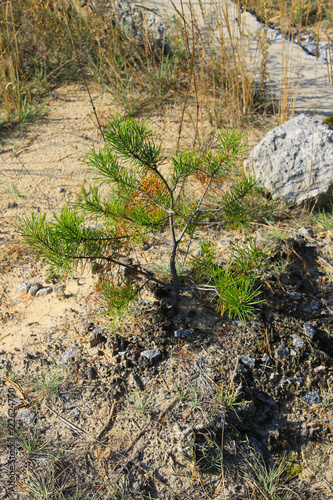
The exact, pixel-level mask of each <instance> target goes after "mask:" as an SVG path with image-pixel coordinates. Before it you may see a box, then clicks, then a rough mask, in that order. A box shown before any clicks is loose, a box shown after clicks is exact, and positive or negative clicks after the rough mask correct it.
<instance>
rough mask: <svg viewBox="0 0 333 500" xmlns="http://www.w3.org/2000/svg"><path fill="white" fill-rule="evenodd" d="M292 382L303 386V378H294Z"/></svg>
mask: <svg viewBox="0 0 333 500" xmlns="http://www.w3.org/2000/svg"><path fill="white" fill-rule="evenodd" d="M293 382H294V384H297V385H298V386H301V385H303V384H304V377H294V378H293Z"/></svg>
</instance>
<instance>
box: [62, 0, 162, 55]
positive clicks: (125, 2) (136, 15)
mask: <svg viewBox="0 0 333 500" xmlns="http://www.w3.org/2000/svg"><path fill="white" fill-rule="evenodd" d="M56 1H57V2H58V4H59V5H62V6H65V7H66V8H67V9H68V8H70V7H71V8H74V10H75V11H76V12H77V13H78V14H79V15H81V16H82V17H84V18H86V17H87V16H89V14H90V13H91V12H97V13H99V14H100V15H101V16H102V17H103V18H105V19H106V20H110V22H112V21H114V22H116V23H117V25H118V26H119V27H120V28H121V29H123V30H124V31H126V32H127V33H128V34H129V35H130V36H132V37H133V38H135V39H136V40H137V41H138V42H141V41H144V40H146V38H147V37H148V39H149V40H150V41H151V42H152V41H153V42H156V43H157V44H158V45H159V46H161V47H162V46H164V38H165V26H164V24H163V22H162V20H161V17H160V16H159V15H157V14H155V13H154V12H152V11H151V10H149V9H145V8H144V7H143V6H141V7H140V6H138V5H136V4H135V3H134V2H131V1H130V0H56Z"/></svg>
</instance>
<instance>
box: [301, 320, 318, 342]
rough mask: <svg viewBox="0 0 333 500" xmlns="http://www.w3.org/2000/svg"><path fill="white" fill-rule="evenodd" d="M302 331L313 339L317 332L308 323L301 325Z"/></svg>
mask: <svg viewBox="0 0 333 500" xmlns="http://www.w3.org/2000/svg"><path fill="white" fill-rule="evenodd" d="M303 329H304V333H305V335H306V336H307V337H309V339H311V340H313V338H314V336H315V334H316V333H317V332H316V330H315V329H314V328H313V326H311V325H310V323H304V325H303Z"/></svg>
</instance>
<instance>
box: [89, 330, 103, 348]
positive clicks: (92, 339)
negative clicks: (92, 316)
mask: <svg viewBox="0 0 333 500" xmlns="http://www.w3.org/2000/svg"><path fill="white" fill-rule="evenodd" d="M106 340H107V338H106V328H102V327H100V326H97V327H96V328H94V329H93V331H92V332H91V334H90V336H89V344H90V347H96V346H97V345H98V344H101V343H102V342H106Z"/></svg>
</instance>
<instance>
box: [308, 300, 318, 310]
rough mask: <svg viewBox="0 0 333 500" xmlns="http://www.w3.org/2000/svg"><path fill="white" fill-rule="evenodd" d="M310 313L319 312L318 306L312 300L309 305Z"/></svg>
mask: <svg viewBox="0 0 333 500" xmlns="http://www.w3.org/2000/svg"><path fill="white" fill-rule="evenodd" d="M309 309H310V311H319V304H318V302H317V301H316V300H314V299H312V300H311V302H310V304H309Z"/></svg>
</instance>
